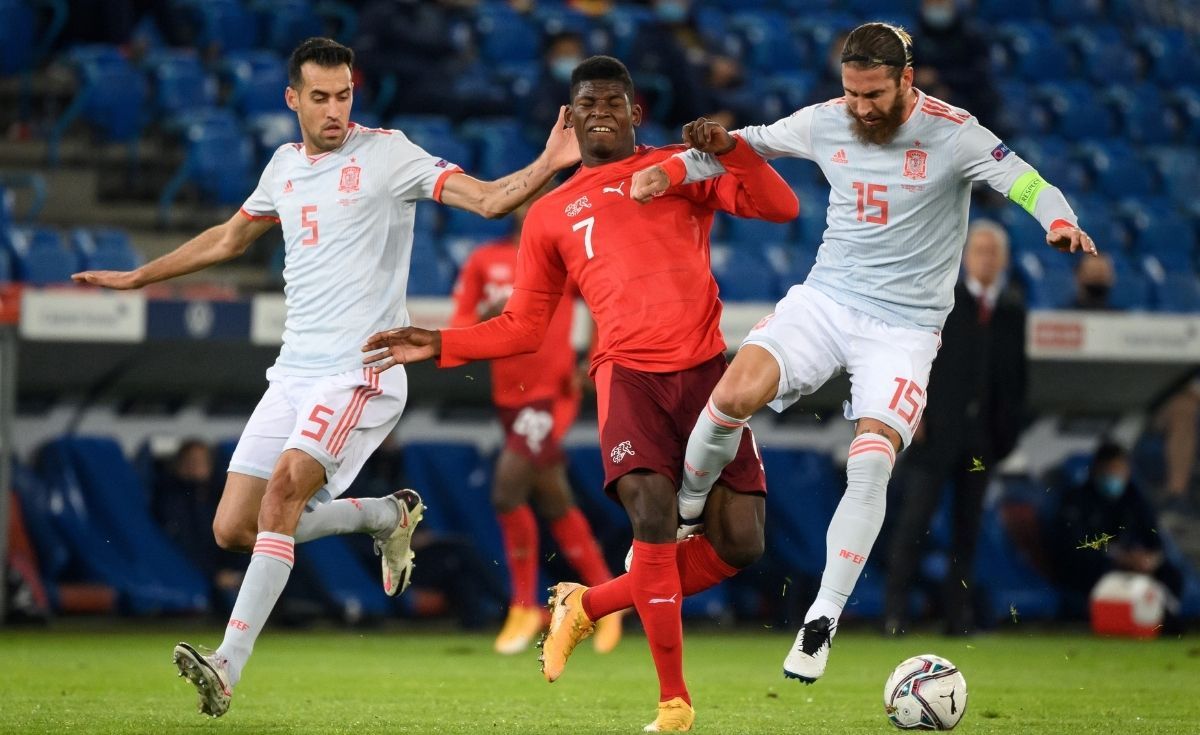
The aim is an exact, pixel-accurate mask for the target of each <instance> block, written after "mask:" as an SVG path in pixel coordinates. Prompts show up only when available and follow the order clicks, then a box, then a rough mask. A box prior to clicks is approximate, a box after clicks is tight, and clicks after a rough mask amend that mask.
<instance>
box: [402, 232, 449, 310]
mask: <svg viewBox="0 0 1200 735" xmlns="http://www.w3.org/2000/svg"><path fill="white" fill-rule="evenodd" d="M456 275H457V274H456V273H455V271H454V266H453V265H451V263H450V261H449V259H447V258H446V257H445V256H444V255H442V253H441V252H440V251H439V250H438V249H437V248H435V247H433V245H432V244H431V243H430V241H429V240H426V239H414V240H413V253H412V259H411V260H410V261H409V270H408V295H409V296H449V295H450V292H451V290H453V288H454V278H455V276H456Z"/></svg>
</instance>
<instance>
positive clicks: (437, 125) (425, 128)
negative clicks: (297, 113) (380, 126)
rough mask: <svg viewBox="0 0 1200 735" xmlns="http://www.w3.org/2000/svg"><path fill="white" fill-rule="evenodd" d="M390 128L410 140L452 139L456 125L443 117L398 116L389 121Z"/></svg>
mask: <svg viewBox="0 0 1200 735" xmlns="http://www.w3.org/2000/svg"><path fill="white" fill-rule="evenodd" d="M388 127H389V128H392V129H394V130H399V131H400V132H402V133H404V134H405V135H406V136H408V137H409V138H410V139H413V138H414V136H415V137H417V138H421V137H426V138H450V137H453V136H454V123H453V122H452V121H451V120H450V118H448V117H445V116H443V115H397V116H396V117H393V118H392V119H391V120H389V121H388Z"/></svg>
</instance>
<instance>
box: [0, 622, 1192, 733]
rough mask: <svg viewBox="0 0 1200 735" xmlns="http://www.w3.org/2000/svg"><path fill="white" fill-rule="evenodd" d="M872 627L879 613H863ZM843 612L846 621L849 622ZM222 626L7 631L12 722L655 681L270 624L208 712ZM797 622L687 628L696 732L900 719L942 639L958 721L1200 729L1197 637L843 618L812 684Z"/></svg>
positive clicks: (413, 637) (533, 694)
mask: <svg viewBox="0 0 1200 735" xmlns="http://www.w3.org/2000/svg"><path fill="white" fill-rule="evenodd" d="M861 625H862V626H863V627H865V626H866V624H865V623H864V624H861ZM847 627H848V628H849V627H850V626H847ZM218 634H219V631H218V630H216V629H213V628H208V629H205V630H201V631H197V630H196V629H195V627H194V625H190V624H184V625H183V626H181V629H180V630H178V631H176V630H174V629H171V628H163V627H162V626H160V625H157V624H156V625H155V626H154V629H153V630H150V631H144V632H131V629H130V628H129V627H126V626H122V627H119V628H115V629H113V630H107V629H105V630H101V631H57V630H53V629H51V630H43V631H16V630H0V733H149V734H151V735H164V734H166V733H321V734H323V735H324V734H328V733H355V734H359V733H389V734H391V733H530V734H535V733H553V734H554V735H566V734H572V733H629V734H631V735H632V733H637V732H640V731H641V728H642V725H643V724H645V723H647V722H649V721H650V720H651V719H652V717H653V714H654V705H655V702H656V700H657V689H656V684H655V678H654V673H653V667H652V665H651V661H650V656H649V653H648V651H647V649H646V645H645V640H644V639H643V638H642V637H641V636H640V635H638V634H630V635H628V636H627V637H626V639H625V640H624V641H623V642H622V644H621V646H620V647H619V648H618V649H617V651H616V652H614V653H612V654H610V655H608V656H597V655H595V654H594V653H593V652H592V651H591V650H590V643H584V644H583V646H582V647H581V649H580V650H579V651H578V652H577V653H576V655H575V657H574V658H573V659H572V661H571V663H570V665H569V666H568V667H567V672H566V673H565V674H564V675H563V677H562V679H560V680H559V681H558V682H556V683H555V684H552V685H549V684H546V683H545V682H544V681H542V679H541V675H540V674H539V673H538V669H537V662H536V652H532V651H531V652H528V653H525V654H522V655H519V656H514V657H501V656H497V655H495V654H493V653H492V652H491V638H490V637H487V636H482V635H465V634H464V635H456V634H432V633H427V632H419V631H418V632H406V631H401V630H394V629H389V630H387V631H386V632H384V631H365V632H356V631H355V632H326V631H322V632H295V631H277V630H271V629H268V631H267V633H266V634H265V635H264V636H263V637H262V638H260V639H259V642H258V646H257V648H256V650H255V655H254V657H253V658H252V659H251V661H250V665H249V667H248V669H247V671H246V676H245V679H244V680H243V681H242V683H241V685H240V686H239V687H238V688H237V690H236V692H235V694H234V698H233V707H232V708H231V710H230V712H229V714H228V715H226V716H225V717H223V718H221V719H219V720H211V719H209V718H206V717H202V716H200V715H199V714H197V712H196V703H195V700H196V696H195V692H194V690H193V689H192V687H191V686H190V685H188V684H187V683H185V682H184V680H182V679H177V678H175V676H174V673H175V672H174V667H173V666H172V664H171V647H172V645H173V644H174V643H175V641H176V640H178V639H183V640H188V641H189V642H192V643H215V642H216V641H217V640H219V639H218ZM790 642H791V636H790V635H782V634H778V633H771V632H761V633H754V632H740V633H730V634H722V633H711V632H700V633H691V634H689V635H687V638H686V648H685V666H686V672H687V675H688V681H689V683H690V686H691V691H692V696H693V698H694V700H695V704H696V711H697V718H696V727H695V728H694V732H698V733H713V734H716V733H721V734H725V733H832V734H837V733H891V732H897V731H896V730H894V729H893V728H892V727H891V726H890V725H889V724H888V723H887V720H886V718H885V717H884V714H883V707H882V703H881V697H882V689H883V683H884V680H885V679H886V678H887V676H888V674H889V673H890V672H891V669H892V667H893V666H895V665H896V664H897V663H899V662H900V661H901V660H902V659H904V658H907V657H908V656H911V655H916V654H920V653H937V654H939V655H942V656H945V657H947V658H949V659H950V660H952V661H954V663H956V664H957V665H958V666H959V668H961V669H962V671H963V673H964V674H965V675H966V678H967V685H968V689H969V692H970V702H969V706H968V708H967V713H966V717H965V718H964V719H963V722H962V724H961V725H960V726H959V727H958V731H959V732H963V733H1006V734H1008V733H1071V734H1073V735H1074V734H1078V733H1104V734H1105V735H1109V734H1111V733H1121V734H1122V735H1125V734H1126V733H1197V732H1200V642H1198V641H1197V640H1196V639H1194V638H1190V639H1189V638H1183V639H1172V640H1165V641H1158V642H1149V643H1143V642H1134V641H1114V640H1099V639H1096V638H1092V637H1088V636H1085V635H1074V636H1073V635H1047V634H1038V633H1033V632H1029V633H1022V632H1021V631H1020V629H1019V627H1018V628H1016V629H1015V630H1014V631H1013V632H1009V633H1005V634H1003V635H986V636H979V637H976V638H970V639H964V638H954V639H948V638H939V637H934V636H920V635H914V636H910V637H907V638H902V639H899V640H885V639H883V638H880V637H878V636H873V635H870V634H868V633H865V632H861V633H856V632H852V631H850V630H847V631H846V632H845V633H843V634H842V635H839V636H838V638H837V639H836V641H835V646H834V649H833V656H832V658H831V660H830V667H829V671H828V672H827V674H826V676H825V678H823V679H822V680H821V681H820V682H819V683H818V684H816V685H814V686H811V687H806V686H803V685H801V684H799V683H797V682H795V681H791V680H785V679H784V678H783V676H782V674H781V669H780V664H781V662H782V660H783V656H784V654H785V653H786V651H787V647H788V645H789V644H790Z"/></svg>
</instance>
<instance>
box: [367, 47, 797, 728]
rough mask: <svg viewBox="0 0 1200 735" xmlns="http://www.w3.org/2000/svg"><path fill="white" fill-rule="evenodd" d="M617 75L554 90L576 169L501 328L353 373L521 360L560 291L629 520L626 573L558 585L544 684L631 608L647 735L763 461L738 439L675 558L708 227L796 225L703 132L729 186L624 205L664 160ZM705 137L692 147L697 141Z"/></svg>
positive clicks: (702, 354)
mask: <svg viewBox="0 0 1200 735" xmlns="http://www.w3.org/2000/svg"><path fill="white" fill-rule="evenodd" d="M633 99H634V85H633V80H632V79H631V78H630V76H629V72H628V70H627V69H626V68H625V65H624V64H622V63H621V62H620V61H618V60H616V59H614V58H611V57H607V56H596V57H592V58H590V59H588V60H586V61H584V62H583V63H582V64H580V65H579V67H578V68H576V69H575V71H574V73H573V74H572V75H571V107H570V125H571V126H572V127H573V128H574V131H575V134H576V136H577V137H578V140H579V148H580V152H581V156H582V159H583V167H582V168H581V169H580V170H579V171H578V172H577V173H576V174H575V175H574V176H572V177H571V178H570V179H568V180H567V181H566V182H565V183H564V184H562V185H561V186H559V187H558V188H557V189H555V190H554V191H552V192H551V193H549V194H547V195H546V196H544V197H543V198H541V199H540V200H538V201H537V202H536V203H535V204H534V205H533V208H532V209H531V210H530V213H529V217H528V218H527V219H526V222H525V226H524V230H523V232H522V235H521V247H520V250H519V252H518V255H517V258H518V267H517V277H516V281H515V282H514V284H513V293H512V296H511V297H510V298H509V300H508V302H507V304H506V306H505V309H504V312H503V313H502V314H501V315H500V316H499V317H497V318H495V319H491V320H489V321H487V322H484V323H482V324H478V325H476V326H474V327H470V328H467V329H449V330H442V331H429V330H425V329H419V328H415V327H409V328H401V329H394V330H390V331H388V332H383V333H380V334H377V335H374V336H373V337H372V338H371V339H370V340H368V342H367V344H366V345H365V346H364V347H363V351H364V352H371V353H372V354H369V355H368V356H367V357H366V358H364V360H363V362H364V363H366V364H368V365H371V366H373V369H374V370H376V371H386V370H388V369H389V368H391V367H394V366H395V365H398V364H405V363H411V362H419V361H422V360H428V359H431V358H436V359H437V360H438V364H439V366H441V367H452V366H455V365H461V364H464V363H466V362H469V361H471V360H481V359H490V358H495V357H500V356H504V355H513V354H520V353H525V352H532V351H534V350H536V349H537V348H538V346H539V345H541V344H542V341H543V339H544V337H545V335H546V333H547V330H548V329H549V327H550V325H551V322H552V319H553V313H554V310H555V307H556V306H557V304H558V303H559V301H560V300H561V297H562V294H563V291H564V289H565V288H566V286H567V283H568V281H573V282H574V283H576V284H578V288H579V291H580V293H581V295H582V296H583V299H584V301H585V302H587V304H588V307H589V308H590V309H591V311H592V316H593V318H594V319H595V322H596V329H597V332H598V342H597V347H596V350H595V353H594V355H593V358H592V375H593V376H594V377H595V380H596V398H597V403H598V405H599V419H600V451H601V453H602V457H603V461H604V480H605V486H606V489H607V490H608V492H609V493H610V495H613V496H615V498H616V499H618V500H619V501H620V502H621V504H622V505H623V506H624V508H625V510H626V512H627V513H628V514H629V519H630V521H631V522H632V525H633V557H632V561H631V564H630V567H629V573H628V574H624V575H621V576H620V577H617V578H616V579H614V580H612V581H611V582H608V583H605V584H601V585H598V586H596V587H591V588H586V587H583V586H581V585H578V584H573V583H562V584H559V585H557V587H556V588H555V590H554V593H553V596H552V598H551V620H550V630H549V632H548V634H547V637H546V639H545V641H544V645H543V650H542V657H543V672H544V674H545V676H546V679H547V680H548V681H554V680H555V679H557V678H558V677H559V676H560V675H561V674H562V671H563V667H564V666H565V665H566V661H567V657H568V656H569V655H570V653H571V651H572V650H573V649H574V647H575V645H576V644H577V643H578V642H579V641H580V640H582V639H584V638H586V637H587V636H588V635H590V634H591V632H592V630H593V626H594V621H596V620H599V619H601V618H603V617H604V616H606V615H609V614H611V613H614V612H617V611H619V610H624V609H627V608H629V607H636V608H637V611H638V615H639V617H640V618H641V620H642V626H643V627H644V628H645V630H646V638H647V641H648V643H649V645H650V652H651V654H652V656H653V658H654V665H655V668H656V670H657V672H658V679H659V705H658V716H657V717H656V718H655V720H654V722H652V723H650V724H649V725H647V726H646V730H647V731H648V732H661V731H674V732H679V731H686V730H690V729H691V726H692V722H693V720H694V719H695V712H694V710H693V709H692V704H691V696H690V694H689V693H688V689H687V685H686V683H685V682H684V677H683V629H682V619H681V615H680V608H681V603H682V598H683V596H684V595H686V594H691V593H694V592H698V591H700V590H703V589H707V588H708V587H711V586H713V585H715V584H717V583H718V582H720V581H722V580H724V579H726V578H728V577H731V576H733V575H734V574H736V573H737V571H738V569H740V568H742V567H744V566H747V565H749V564H751V563H753V562H754V561H755V560H757V559H758V558H759V556H761V554H762V548H763V519H764V513H765V502H764V495H765V492H766V487H765V486H766V483H765V479H764V474H763V469H762V462H761V460H760V458H759V457H758V451H757V448H756V447H755V446H754V442H753V438H752V436H751V435H750V433H749V432H746V433H745V434H744V436H742V437H741V443H740V446H739V448H738V449H737V450H736V457H735V458H734V459H733V461H732V463H730V465H729V467H727V468H725V469H724V471H723V473H718V474H719V475H720V477H719V478H718V477H714V480H716V481H717V486H716V494H715V495H714V498H713V502H712V503H710V504H709V507H708V513H707V514H706V516H705V521H706V524H707V525H706V527H707V529H708V530H707V533H706V535H705V536H695V537H692V538H689V539H687V540H685V541H683V542H682V543H676V527H677V513H676V508H675V500H674V498H675V488H676V487H677V483H678V481H679V476H680V472H681V466H682V462H683V456H682V455H683V448H684V442H685V437H686V435H687V432H688V431H689V430H690V428H691V425H692V423H693V419H692V416H693V415H694V413H695V412H697V411H699V410H700V409H701V408H702V407H703V403H704V400H705V399H706V397H707V395H708V392H709V391H710V390H711V388H712V386H713V385H715V384H716V381H717V380H718V379H719V378H720V376H721V374H722V373H724V371H725V367H726V362H725V357H724V352H725V339H724V337H723V336H722V335H721V330H720V318H721V302H720V301H719V300H718V298H717V284H716V281H715V280H714V279H713V275H712V270H711V264H710V261H709V242H708V237H709V230H710V228H711V227H712V219H713V214H714V212H715V211H717V210H721V211H726V212H730V213H732V214H736V215H738V216H742V217H758V218H762V219H768V220H771V221H775V222H780V221H786V220H788V219H789V218H792V217H795V216H796V214H797V212H798V203H797V201H796V197H795V194H793V193H792V191H791V189H790V188H789V187H788V186H787V183H786V182H785V181H783V179H781V178H780V177H779V175H778V174H777V173H775V171H774V170H772V169H771V167H770V166H768V165H767V164H766V163H765V162H764V161H763V160H762V159H761V158H759V157H758V156H757V155H755V154H754V152H753V151H752V150H751V149H750V148H749V146H747V145H746V144H745V143H740V142H738V141H736V140H734V139H733V138H731V137H730V136H729V135H728V133H726V132H725V131H724V130H723V129H720V128H717V129H715V130H709V131H707V132H708V133H709V134H710V137H711V142H712V144H713V145H714V146H720V147H721V149H722V150H723V151H724V155H722V156H721V161H722V162H723V163H724V164H725V166H726V167H727V168H728V171H729V175H728V176H721V177H718V178H716V179H715V180H714V181H710V182H704V183H701V184H697V185H691V186H684V187H681V188H679V189H678V190H677V191H675V192H672V193H671V194H670V195H667V196H663V197H661V198H659V199H657V200H655V202H654V203H653V205H652V206H650V207H640V206H638V205H636V204H635V203H634V202H633V200H632V198H631V197H630V196H629V194H630V188H629V187H630V184H631V181H630V178H631V177H632V175H633V174H634V173H635V172H636V171H638V170H640V169H643V168H645V167H646V166H647V165H651V164H654V163H656V162H658V161H661V160H663V159H664V158H667V157H669V156H671V155H672V154H673V153H675V152H677V151H678V150H679V149H678V148H677V147H671V148H650V147H646V146H638V145H637V142H636V136H635V133H634V128H635V127H636V126H637V125H638V124H639V123H641V121H642V110H641V107H640V106H639V105H636V104H634V103H633ZM707 140H708V138H706V141H707Z"/></svg>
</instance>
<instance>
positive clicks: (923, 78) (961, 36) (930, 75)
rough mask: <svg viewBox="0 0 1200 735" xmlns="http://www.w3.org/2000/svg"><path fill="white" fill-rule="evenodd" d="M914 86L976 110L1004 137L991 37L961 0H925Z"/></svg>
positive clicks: (991, 127)
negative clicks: (977, 25) (998, 113)
mask: <svg viewBox="0 0 1200 735" xmlns="http://www.w3.org/2000/svg"><path fill="white" fill-rule="evenodd" d="M913 36H915V44H914V45H915V46H916V49H917V53H918V55H917V57H916V59H915V61H916V69H915V71H916V77H915V79H914V82H913V83H914V84H915V85H916V86H917V87H918V88H920V89H921V90H922V91H924V92H925V93H926V94H930V95H933V96H934V97H938V98H940V99H942V100H944V101H946V102H949V103H950V104H952V105H957V106H959V107H963V108H966V109H968V110H970V111H971V113H972V114H974V115H975V116H976V117H977V118H979V121H980V123H982V124H983V125H984V127H987V128H989V129H991V130H993V131H995V132H996V134H997V135H1000V136H1001V137H1003V136H1004V134H1005V133H1008V132H1010V131H1005V130H999V129H997V128H996V124H997V123H998V122H999V120H997V116H996V108H997V99H996V89H995V86H994V85H993V83H992V77H991V60H990V54H989V51H988V48H989V45H988V40H987V39H986V38H984V36H983V34H981V33H980V32H979V31H978V30H976V29H975V28H974V26H973V25H971V23H970V22H969V21H968V19H967V18H966V16H965V14H964V13H963V12H962V8H961V7H959V3H958V0H923V1H922V2H921V19H920V21H919V22H918V24H917V32H916V33H914V34H913Z"/></svg>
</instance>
